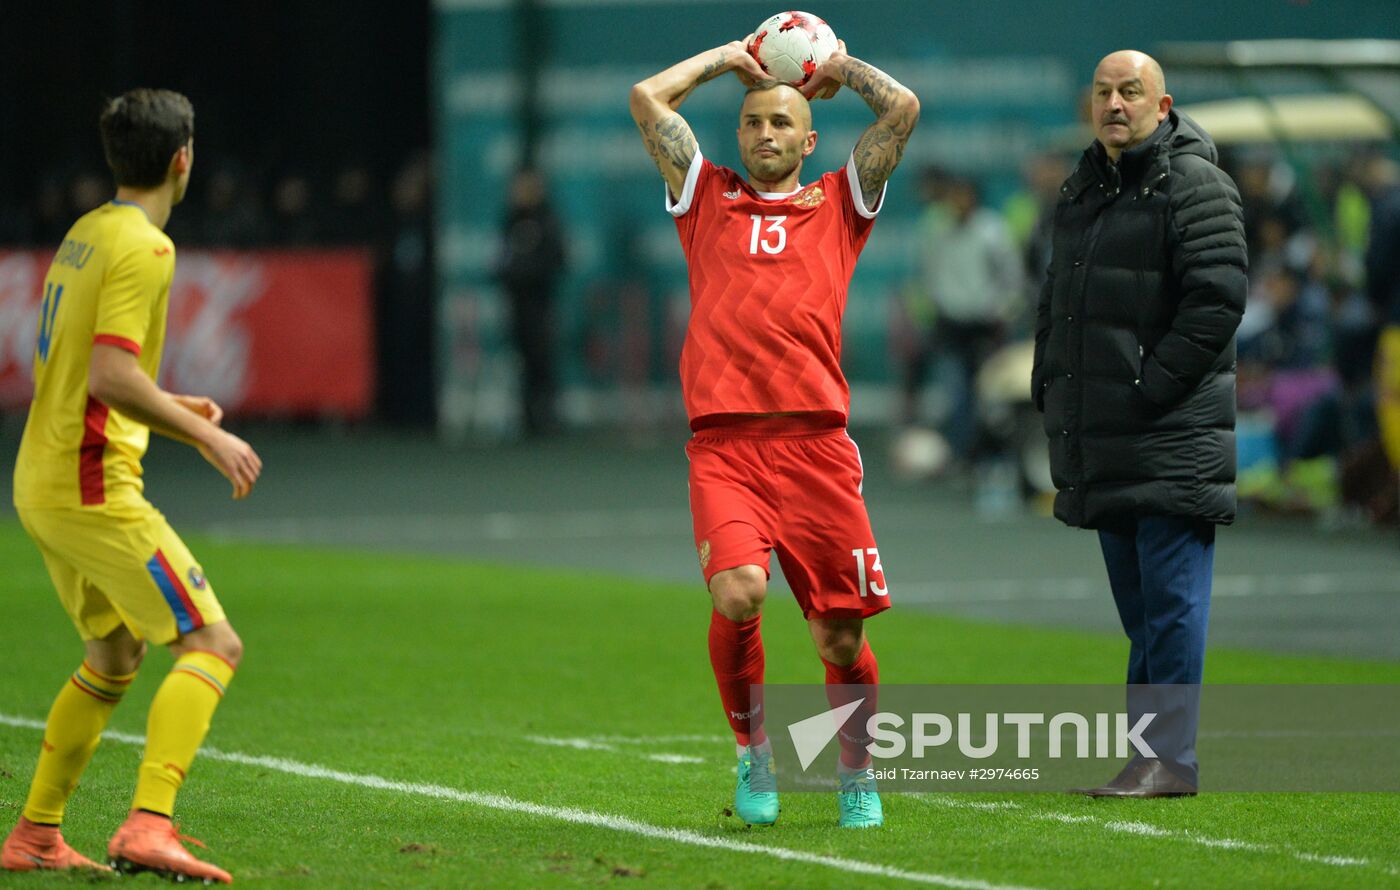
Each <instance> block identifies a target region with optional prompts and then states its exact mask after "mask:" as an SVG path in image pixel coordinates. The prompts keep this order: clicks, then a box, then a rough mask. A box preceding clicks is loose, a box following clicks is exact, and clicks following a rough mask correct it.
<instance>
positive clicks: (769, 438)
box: [685, 417, 890, 618]
mask: <svg viewBox="0 0 1400 890" xmlns="http://www.w3.org/2000/svg"><path fill="white" fill-rule="evenodd" d="M685 453H686V457H688V458H689V459H690V515H691V519H692V521H693V522H694V526H695V548H696V552H697V553H698V554H699V556H700V568H701V570H702V571H703V572H704V573H705V583H706V584H709V582H710V579H711V578H712V577H713V576H714V575H715V573H716V572H722V571H724V570H726V569H732V568H736V567H738V566H743V565H757V566H762V567H763V570H764V571H765V572H769V561H768V559H769V557H768V554H769V552H770V551H777V554H778V564H779V565H780V566H782V569H783V577H784V578H786V579H787V582H788V585H789V586H790V587H791V588H792V592H793V595H794V596H795V597H797V602H798V604H799V605H801V606H802V614H803V615H804V616H805V617H807V618H864V617H867V616H870V615H874V614H875V613H877V612H883V611H884V610H885V609H888V608H889V606H890V598H889V591H888V590H887V589H886V587H885V573H884V571H883V570H882V568H881V566H880V552H879V550H877V549H876V547H875V533H874V532H873V531H872V530H871V528H870V517H869V516H868V515H867V514H866V512H865V500H864V499H863V498H862V497H861V478H862V476H863V471H862V469H861V463H860V450H859V449H858V448H856V443H855V442H853V441H852V440H851V437H850V436H848V435H847V434H846V430H845V428H844V427H842V426H839V425H838V426H834V427H833V426H832V425H831V424H830V423H829V422H814V421H813V420H811V419H808V418H804V417H763V418H754V419H751V420H742V421H739V422H737V423H732V424H728V425H725V426H716V427H711V428H708V429H704V430H701V431H700V432H697V433H696V434H695V435H694V437H692V438H691V440H690V441H689V442H688V443H687V444H686V446H685Z"/></svg>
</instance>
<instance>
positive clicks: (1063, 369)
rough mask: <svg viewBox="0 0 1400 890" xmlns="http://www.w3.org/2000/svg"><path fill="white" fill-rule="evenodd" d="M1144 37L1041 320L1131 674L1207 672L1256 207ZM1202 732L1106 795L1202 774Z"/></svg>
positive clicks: (1071, 506)
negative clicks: (1250, 220)
mask: <svg viewBox="0 0 1400 890" xmlns="http://www.w3.org/2000/svg"><path fill="white" fill-rule="evenodd" d="M1171 104H1172V100H1171V96H1169V95H1167V93H1166V87H1165V83H1164V79H1163V76H1162V71H1161V68H1160V67H1159V66H1158V65H1157V63H1156V62H1155V61H1153V60H1152V59H1151V58H1150V57H1148V56H1146V55H1144V54H1142V53H1139V52H1134V51H1131V50H1129V51H1123V52H1118V53H1113V54H1112V55H1110V56H1108V57H1106V58H1105V59H1104V60H1103V61H1102V62H1100V63H1099V66H1098V68H1097V69H1096V70H1095V73H1094V84H1093V124H1094V128H1095V132H1096V134H1097V137H1098V138H1097V139H1096V140H1095V141H1094V143H1093V144H1092V145H1090V146H1089V148H1088V149H1087V150H1086V151H1085V152H1084V156H1083V158H1082V159H1081V160H1080V162H1079V165H1078V166H1077V167H1076V168H1075V170H1074V173H1073V174H1072V175H1071V176H1070V177H1069V179H1068V180H1066V182H1065V184H1064V185H1063V186H1062V187H1061V189H1060V201H1059V204H1058V206H1057V207H1056V210H1055V223H1054V248H1053V256H1052V259H1051V263H1050V274H1049V278H1048V280H1047V281H1046V283H1045V286H1044V288H1043V290H1042V292H1041V296H1040V302H1039V307H1038V312H1037V321H1036V337H1035V339H1036V344H1035V346H1036V348H1035V368H1034V371H1033V374H1032V381H1031V387H1032V395H1033V397H1034V399H1035V403H1036V406H1037V407H1038V408H1040V410H1042V411H1043V412H1044V415H1045V431H1046V433H1047V434H1048V435H1049V437H1050V465H1051V470H1052V474H1053V477H1054V481H1055V486H1056V488H1057V489H1058V493H1057V495H1056V497H1055V515H1056V516H1057V517H1059V518H1060V519H1061V520H1063V521H1064V522H1065V523H1066V524H1068V525H1071V526H1076V527H1082V528H1092V529H1097V530H1098V532H1099V539H1100V544H1101V546H1102V548H1103V553H1104V560H1105V563H1106V565H1107V567H1108V574H1109V581H1110V584H1111V586H1112V588H1113V595H1114V600H1115V602H1116V603H1117V606H1118V611H1119V615H1120V618H1121V619H1122V622H1123V629H1124V631H1125V632H1126V633H1127V635H1128V638H1129V641H1130V643H1131V649H1130V653H1129V664H1128V682H1129V683H1130V684H1182V685H1189V686H1196V685H1198V684H1199V683H1200V682H1201V676H1202V667H1203V665H1204V660H1205V634H1206V618H1207V615H1208V613H1209V608H1210V584H1211V575H1212V571H1213V559H1214V542H1215V526H1216V524H1219V523H1228V522H1230V521H1232V520H1233V519H1234V516H1235V341H1234V336H1235V329H1236V327H1238V325H1239V321H1240V317H1241V316H1242V315H1243V314H1244V305H1245V293H1246V286H1247V278H1246V256H1245V242H1244V224H1243V213H1242V211H1241V207H1240V198H1239V192H1238V191H1237V190H1236V188H1235V184H1234V183H1233V182H1232V181H1231V180H1230V177H1229V176H1227V175H1226V174H1225V173H1224V172H1223V171H1221V170H1220V168H1218V167H1217V166H1216V165H1215V162H1216V159H1217V155H1216V150H1215V146H1214V144H1213V143H1212V142H1211V140H1210V137H1209V136H1208V135H1207V134H1206V133H1205V132H1203V131H1202V130H1201V129H1200V128H1199V127H1198V126H1196V125H1195V124H1194V123H1193V122H1192V121H1191V120H1190V119H1189V118H1187V117H1185V116H1184V115H1181V114H1179V113H1177V112H1175V111H1173V110H1172V109H1171ZM1188 704H1189V706H1188V707H1187V708H1186V710H1187V711H1188V712H1189V713H1187V714H1186V715H1185V716H1186V717H1187V718H1188V719H1187V723H1188V724H1189V725H1186V726H1185V730H1186V731H1187V734H1188V735H1189V739H1187V740H1186V742H1189V744H1185V743H1184V744H1183V745H1182V746H1177V747H1178V748H1179V750H1176V751H1173V752H1171V754H1170V756H1169V755H1168V754H1163V755H1162V757H1161V759H1160V760H1154V761H1150V762H1149V761H1143V760H1135V761H1134V762H1133V763H1130V764H1129V766H1128V767H1127V768H1126V769H1125V770H1124V771H1123V774H1122V775H1120V776H1119V777H1118V779H1115V780H1114V782H1112V783H1110V784H1109V785H1107V786H1104V787H1103V788H1100V789H1094V793H1102V794H1115V795H1120V796H1122V795H1127V796H1153V795H1156V794H1162V793H1190V792H1192V791H1194V789H1195V787H1196V778H1197V766H1196V760H1195V743H1194V739H1195V707H1194V702H1192V703H1188Z"/></svg>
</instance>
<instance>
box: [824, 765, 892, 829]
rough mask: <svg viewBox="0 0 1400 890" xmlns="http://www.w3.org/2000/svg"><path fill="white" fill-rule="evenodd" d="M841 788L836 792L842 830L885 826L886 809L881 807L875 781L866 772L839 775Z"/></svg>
mask: <svg viewBox="0 0 1400 890" xmlns="http://www.w3.org/2000/svg"><path fill="white" fill-rule="evenodd" d="M839 778H840V780H841V788H840V790H839V791H837V792H836V808H837V810H838V811H839V812H840V814H841V819H840V822H839V824H840V826H841V827H842V828H879V827H880V826H881V825H884V824H885V809H884V807H882V806H881V805H880V792H878V791H877V790H875V780H874V779H873V778H868V777H867V776H866V774H865V770H859V771H857V772H853V773H848V772H845V771H844V770H842V771H841V772H840V773H839Z"/></svg>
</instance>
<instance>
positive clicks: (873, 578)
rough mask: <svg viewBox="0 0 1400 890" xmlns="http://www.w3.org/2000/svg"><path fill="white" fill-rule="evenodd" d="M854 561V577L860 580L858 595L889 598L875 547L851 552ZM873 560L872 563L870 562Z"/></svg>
mask: <svg viewBox="0 0 1400 890" xmlns="http://www.w3.org/2000/svg"><path fill="white" fill-rule="evenodd" d="M851 556H853V557H855V560H856V577H857V578H859V579H860V595H861V596H865V595H866V594H867V593H873V594H875V595H876V596H889V595H890V591H889V588H888V587H886V586H885V570H884V569H883V568H882V567H881V566H880V550H879V548H877V547H866V548H865V549H863V550H862V549H861V548H859V547H857V548H855V549H854V550H852V551H851ZM872 560H873V562H872Z"/></svg>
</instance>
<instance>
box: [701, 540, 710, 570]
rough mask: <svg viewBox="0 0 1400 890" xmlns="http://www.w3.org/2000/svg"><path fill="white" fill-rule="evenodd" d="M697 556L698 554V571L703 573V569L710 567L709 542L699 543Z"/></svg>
mask: <svg viewBox="0 0 1400 890" xmlns="http://www.w3.org/2000/svg"><path fill="white" fill-rule="evenodd" d="M699 554H700V571H702V572H703V571H705V569H707V568H709V566H710V542H709V541H701V542H700V549H699Z"/></svg>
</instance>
